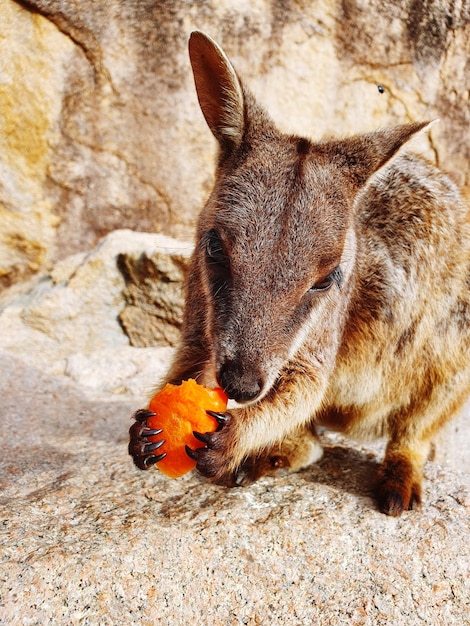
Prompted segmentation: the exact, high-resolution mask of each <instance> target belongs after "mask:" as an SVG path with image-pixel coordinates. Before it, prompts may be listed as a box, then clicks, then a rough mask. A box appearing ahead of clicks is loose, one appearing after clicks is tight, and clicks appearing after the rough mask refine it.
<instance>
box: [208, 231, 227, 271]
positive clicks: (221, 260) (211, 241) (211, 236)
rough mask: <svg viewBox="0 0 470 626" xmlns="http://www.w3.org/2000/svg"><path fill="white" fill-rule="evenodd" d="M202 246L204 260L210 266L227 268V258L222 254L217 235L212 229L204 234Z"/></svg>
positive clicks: (220, 242) (221, 246)
mask: <svg viewBox="0 0 470 626" xmlns="http://www.w3.org/2000/svg"><path fill="white" fill-rule="evenodd" d="M203 245H204V249H205V252H206V258H207V260H208V262H209V263H210V264H217V265H222V266H223V267H225V268H228V266H229V258H228V256H227V255H226V254H225V252H224V248H223V245H222V241H221V239H220V236H219V233H218V232H217V231H216V230H215V229H214V228H211V230H208V231H207V232H206V233H204V237H203Z"/></svg>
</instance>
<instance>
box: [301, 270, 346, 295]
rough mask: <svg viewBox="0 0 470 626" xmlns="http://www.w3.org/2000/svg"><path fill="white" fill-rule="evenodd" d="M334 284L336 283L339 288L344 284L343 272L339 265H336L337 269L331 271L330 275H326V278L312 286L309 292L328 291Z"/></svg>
mask: <svg viewBox="0 0 470 626" xmlns="http://www.w3.org/2000/svg"><path fill="white" fill-rule="evenodd" d="M333 284H336V285H337V286H338V287H339V289H341V286H342V284H343V272H342V271H341V268H340V267H339V265H338V266H337V267H335V269H334V270H333V271H332V272H330V273H329V274H328V276H325V278H322V279H321V280H319V281H318V282H317V283H315V284H314V285H313V286H312V287H310V289H309V292H310V293H312V292H317V291H327V290H328V289H330V287H331V286H332V285H333Z"/></svg>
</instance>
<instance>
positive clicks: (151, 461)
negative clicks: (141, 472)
mask: <svg viewBox="0 0 470 626" xmlns="http://www.w3.org/2000/svg"><path fill="white" fill-rule="evenodd" d="M165 457H166V452H162V454H155V455H152V456H147V457H145V459H144V465H145V467H150V466H151V465H155V464H156V463H158V462H159V461H163V459H164V458H165Z"/></svg>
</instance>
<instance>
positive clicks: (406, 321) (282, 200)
mask: <svg viewBox="0 0 470 626" xmlns="http://www.w3.org/2000/svg"><path fill="white" fill-rule="evenodd" d="M189 53H190V59H191V64H192V69H193V73H194V80H195V85H196V90H197V95H198V98H199V103H200V106H201V109H202V112H203V114H204V117H205V119H206V121H207V124H208V125H209V128H210V130H211V131H212V133H213V134H214V136H215V137H216V139H217V141H218V144H219V147H220V150H219V155H218V163H217V172H216V180H215V185H214V189H213V191H212V194H211V196H210V197H209V199H208V201H207V204H206V206H205V207H204V209H203V211H202V213H201V215H200V217H199V222H198V227H197V236H196V248H195V252H194V255H193V257H192V261H191V265H190V269H189V273H188V277H187V285H186V288H187V292H186V311H185V317H184V326H183V331H182V340H181V345H180V347H179V349H178V350H177V354H176V357H175V359H174V362H173V364H172V366H171V368H170V371H169V373H168V377H167V379H166V380H165V381H164V382H172V383H175V384H178V383H180V382H181V381H182V380H185V379H187V378H190V377H192V378H195V379H197V380H198V381H199V382H201V383H203V384H205V385H208V386H216V385H219V386H221V387H222V388H223V389H224V390H225V391H226V393H227V394H228V396H229V397H230V398H231V399H233V400H234V401H235V402H234V403H233V404H234V405H235V406H236V408H233V409H230V410H229V411H228V412H227V413H224V414H220V415H219V422H220V426H219V428H218V430H217V431H216V432H215V433H210V434H209V433H204V434H200V433H199V434H198V438H200V439H201V440H202V441H204V443H205V447H202V448H199V449H197V450H190V449H188V454H189V455H190V456H192V457H193V458H194V459H195V460H196V462H197V469H198V470H199V472H200V473H201V474H202V475H203V476H206V477H208V478H210V479H212V480H213V481H215V482H217V483H221V484H226V485H232V484H236V483H238V482H240V481H249V480H254V479H256V478H258V477H259V476H261V475H262V474H264V473H266V472H271V471H273V470H276V469H277V468H280V467H282V468H290V469H292V470H298V469H299V468H303V467H305V466H307V465H308V464H310V463H312V462H314V461H316V460H318V459H319V457H320V456H321V447H320V445H319V443H318V439H317V436H316V432H315V428H316V427H317V426H321V427H326V428H327V429H332V430H335V431H340V432H343V433H346V434H347V435H348V436H350V437H354V438H360V439H363V438H371V437H385V438H386V439H387V442H388V443H387V447H386V452H385V458H384V460H383V462H382V464H381V466H380V468H379V472H378V480H377V487H376V493H377V499H378V503H379V507H380V509H381V510H382V511H383V512H385V513H387V514H390V515H400V514H401V513H402V511H404V510H407V509H411V508H414V507H415V506H417V505H419V504H420V503H421V483H422V466H423V464H424V462H425V461H426V459H427V457H428V454H429V450H430V446H431V442H432V440H433V437H434V436H435V435H436V433H437V431H438V430H439V429H440V428H441V427H442V426H443V425H444V424H445V423H446V422H447V421H448V420H449V419H451V418H452V417H453V416H454V415H455V414H456V413H457V412H458V411H459V409H461V407H462V405H463V403H464V402H465V399H466V397H467V396H468V395H469V393H470V211H469V208H468V206H466V204H465V203H464V201H463V200H462V198H461V196H460V195H459V192H458V190H457V188H456V186H455V185H454V184H453V183H452V182H451V181H450V180H449V178H448V177H447V176H445V175H444V174H443V173H442V172H440V171H439V170H438V169H436V168H435V167H434V166H433V165H431V164H430V163H428V162H427V161H425V160H423V159H422V158H419V157H417V156H413V155H412V154H409V153H403V152H401V153H399V150H400V148H401V147H402V146H403V144H405V143H406V142H407V141H408V140H409V139H411V138H412V137H413V136H414V135H416V133H419V132H423V131H425V130H426V128H427V127H428V126H429V124H428V123H412V124H405V125H401V126H396V127H393V128H389V129H386V130H380V131H377V132H373V133H369V134H364V135H358V136H354V137H351V138H348V139H340V140H336V139H328V140H323V141H320V142H318V143H313V142H312V141H310V140H309V139H307V138H304V137H298V136H292V135H286V134H283V133H281V132H280V131H279V130H278V129H277V128H276V127H275V125H274V123H273V122H272V121H271V119H270V118H269V117H268V115H267V114H266V113H265V111H264V110H263V109H262V108H261V107H260V106H259V105H258V103H257V102H256V101H255V99H254V97H253V95H252V94H251V93H250V92H249V91H248V90H247V89H246V87H245V86H244V84H243V83H242V81H241V80H240V78H239V77H238V75H237V73H236V71H235V70H234V68H233V66H232V64H231V62H230V61H229V59H228V58H227V56H226V55H225V53H224V52H223V50H221V48H220V47H219V46H218V45H217V44H216V43H215V42H214V41H213V40H212V39H211V38H210V37H208V36H207V35H205V34H203V33H201V32H194V33H192V35H191V37H190V41H189ZM136 419H137V418H136ZM139 420H140V422H141V428H140V427H139V428H137V429H135V428H134V429H131V444H130V446H129V450H130V452H131V454H132V455H133V456H134V460H135V462H136V464H137V465H138V466H139V467H141V468H143V469H145V468H146V467H148V466H151V465H152V464H154V463H155V462H158V459H159V457H158V456H154V455H153V454H152V453H151V452H150V450H149V449H150V448H151V449H152V450H153V447H152V446H155V444H149V443H148V439H147V438H146V429H145V411H142V412H141V414H140V417H139ZM147 430H148V429H147ZM162 437H163V435H162Z"/></svg>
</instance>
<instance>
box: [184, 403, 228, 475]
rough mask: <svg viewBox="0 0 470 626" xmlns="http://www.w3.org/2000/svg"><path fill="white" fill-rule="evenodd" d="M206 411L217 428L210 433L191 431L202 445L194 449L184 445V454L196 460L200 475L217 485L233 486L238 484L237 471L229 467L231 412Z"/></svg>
mask: <svg viewBox="0 0 470 626" xmlns="http://www.w3.org/2000/svg"><path fill="white" fill-rule="evenodd" d="M208 413H209V414H210V415H212V417H215V419H216V420H217V422H218V424H219V425H218V428H217V430H216V431H214V432H211V433H198V432H193V435H194V436H195V437H196V439H198V440H199V441H201V442H202V443H204V446H203V447H201V448H196V449H193V448H190V447H188V446H186V454H187V455H188V456H189V457H190V458H191V459H193V461H196V470H197V471H198V472H199V473H200V474H201V475H202V476H204V477H205V478H208V479H209V480H211V481H212V482H215V483H217V484H219V485H225V486H228V487H234V486H236V485H237V484H238V482H237V478H238V472H237V470H233V469H232V468H231V467H230V454H229V450H230V442H231V431H230V421H231V414H230V413H228V412H225V413H215V412H213V411H208Z"/></svg>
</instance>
